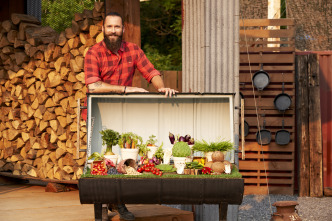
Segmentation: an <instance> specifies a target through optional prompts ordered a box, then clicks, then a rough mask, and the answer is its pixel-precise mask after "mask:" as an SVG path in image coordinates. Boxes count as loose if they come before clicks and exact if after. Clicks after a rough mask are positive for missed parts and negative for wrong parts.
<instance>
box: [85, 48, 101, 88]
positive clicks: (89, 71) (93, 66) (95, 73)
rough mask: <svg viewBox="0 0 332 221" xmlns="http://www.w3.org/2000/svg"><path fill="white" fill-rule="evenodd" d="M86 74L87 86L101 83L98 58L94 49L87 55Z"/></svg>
mask: <svg viewBox="0 0 332 221" xmlns="http://www.w3.org/2000/svg"><path fill="white" fill-rule="evenodd" d="M84 73H85V84H86V85H88V84H92V83H95V82H97V81H101V78H100V74H99V64H98V60H97V56H96V55H95V54H94V52H93V50H92V48H90V49H89V50H88V52H87V53H86V55H85V59H84Z"/></svg>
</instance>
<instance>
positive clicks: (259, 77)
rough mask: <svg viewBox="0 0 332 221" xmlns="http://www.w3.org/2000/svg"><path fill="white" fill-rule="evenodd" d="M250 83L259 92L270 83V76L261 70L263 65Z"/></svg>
mask: <svg viewBox="0 0 332 221" xmlns="http://www.w3.org/2000/svg"><path fill="white" fill-rule="evenodd" d="M252 81H253V84H254V86H255V87H256V88H257V90H259V91H261V90H263V89H264V88H265V87H266V86H268V85H269V83H270V76H269V74H268V73H267V72H265V71H264V70H263V64H261V69H260V70H259V71H257V72H256V73H255V74H254V76H253V77H252Z"/></svg>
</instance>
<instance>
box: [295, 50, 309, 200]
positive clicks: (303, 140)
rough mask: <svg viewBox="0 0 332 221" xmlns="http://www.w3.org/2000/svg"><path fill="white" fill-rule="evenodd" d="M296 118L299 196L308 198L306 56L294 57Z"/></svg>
mask: <svg viewBox="0 0 332 221" xmlns="http://www.w3.org/2000/svg"><path fill="white" fill-rule="evenodd" d="M296 58H297V59H296V74H297V75H296V81H295V82H296V84H297V85H296V94H297V97H296V113H297V115H296V118H297V131H298V133H297V141H298V142H297V147H298V148H297V149H298V150H299V161H300V168H299V169H300V171H299V173H300V176H299V195H300V196H309V174H310V170H309V165H310V161H309V142H308V138H309V125H308V124H309V121H308V114H309V107H308V102H307V100H308V69H307V66H308V65H307V64H308V56H307V55H298V56H297V57H296Z"/></svg>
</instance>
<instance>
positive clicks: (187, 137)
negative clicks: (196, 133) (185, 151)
mask: <svg viewBox="0 0 332 221" xmlns="http://www.w3.org/2000/svg"><path fill="white" fill-rule="evenodd" d="M190 138H191V136H190V135H189V134H187V135H186V136H184V140H185V142H189V140H190Z"/></svg>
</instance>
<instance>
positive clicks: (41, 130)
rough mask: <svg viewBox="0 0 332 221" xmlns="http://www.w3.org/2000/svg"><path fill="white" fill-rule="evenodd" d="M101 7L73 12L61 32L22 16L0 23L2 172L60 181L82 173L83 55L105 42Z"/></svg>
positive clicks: (84, 141) (97, 4)
mask: <svg viewBox="0 0 332 221" xmlns="http://www.w3.org/2000/svg"><path fill="white" fill-rule="evenodd" d="M103 4H104V3H103V2H95V8H94V9H93V10H84V11H83V12H82V13H77V14H75V17H74V19H73V21H72V26H71V27H69V28H67V29H66V30H65V31H64V32H62V33H60V34H58V33H57V32H56V31H54V30H53V29H52V28H50V27H42V26H41V25H40V22H39V21H38V20H37V19H36V18H34V17H32V16H29V15H24V14H12V15H11V20H7V21H3V22H2V23H0V58H1V59H0V89H1V90H0V95H1V97H0V104H1V105H0V171H12V172H13V174H14V175H30V176H33V177H38V178H41V179H45V178H48V179H59V180H75V179H77V178H79V177H80V175H81V174H82V173H83V167H84V163H85V159H86V153H85V152H80V153H79V154H78V155H77V154H76V145H77V113H78V112H77V111H78V108H79V107H78V104H77V100H78V99H81V101H82V103H81V105H83V101H84V98H85V96H86V86H85V79H84V72H83V71H84V69H83V63H84V55H85V53H86V51H87V50H88V49H89V47H90V46H92V45H94V44H95V43H96V41H97V40H96V39H97V38H98V41H100V40H101V39H102V38H103V36H102V34H101V30H102V20H103V16H104V14H103V12H104V5H103ZM80 125H81V129H80V132H79V133H78V134H79V135H80V138H81V139H80V140H81V145H80V148H81V149H84V148H86V140H87V138H86V127H85V122H84V121H81V122H80Z"/></svg>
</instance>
